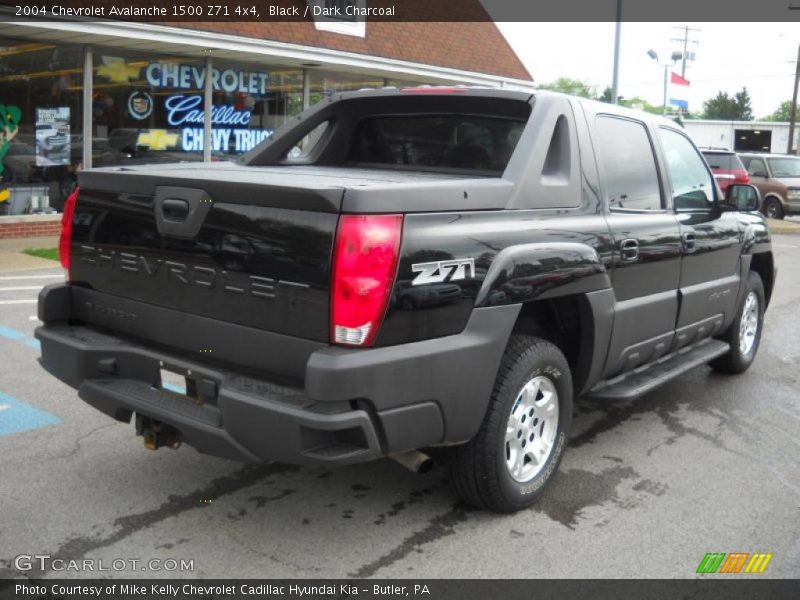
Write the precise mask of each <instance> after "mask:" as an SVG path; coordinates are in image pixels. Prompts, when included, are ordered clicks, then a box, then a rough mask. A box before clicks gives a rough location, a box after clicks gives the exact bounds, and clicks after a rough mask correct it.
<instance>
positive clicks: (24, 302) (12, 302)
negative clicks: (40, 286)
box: [0, 298, 38, 304]
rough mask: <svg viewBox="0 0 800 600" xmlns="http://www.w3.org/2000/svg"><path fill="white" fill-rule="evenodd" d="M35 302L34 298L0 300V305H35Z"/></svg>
mask: <svg viewBox="0 0 800 600" xmlns="http://www.w3.org/2000/svg"><path fill="white" fill-rule="evenodd" d="M37 302H38V300H37V299H36V298H34V299H32V300H0V304H36V303H37Z"/></svg>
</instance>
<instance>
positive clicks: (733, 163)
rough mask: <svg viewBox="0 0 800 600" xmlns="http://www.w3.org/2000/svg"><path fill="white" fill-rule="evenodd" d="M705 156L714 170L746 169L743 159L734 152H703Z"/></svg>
mask: <svg viewBox="0 0 800 600" xmlns="http://www.w3.org/2000/svg"><path fill="white" fill-rule="evenodd" d="M703 156H704V157H705V159H706V162H707V163H708V166H709V167H711V169H712V170H714V171H733V170H734V169H744V165H742V161H741V160H739V157H738V156H736V155H735V154H733V153H732V152H703Z"/></svg>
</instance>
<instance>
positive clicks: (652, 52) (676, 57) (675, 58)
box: [647, 48, 683, 115]
mask: <svg viewBox="0 0 800 600" xmlns="http://www.w3.org/2000/svg"><path fill="white" fill-rule="evenodd" d="M647 56H649V57H650V58H652V59H653V60H654V61H656V64H658V66H659V67H664V107H663V109H662V111H661V114H662V115H666V114H667V70H668V69H669V68H670V67H674V66H675V62H676V61H678V60H680V59H682V58H683V52H673V53H672V56H670V58H671V59H672V62H671V63H660V62H658V52H656V51H655V50H653V49H652V48H650V50H648V51H647Z"/></svg>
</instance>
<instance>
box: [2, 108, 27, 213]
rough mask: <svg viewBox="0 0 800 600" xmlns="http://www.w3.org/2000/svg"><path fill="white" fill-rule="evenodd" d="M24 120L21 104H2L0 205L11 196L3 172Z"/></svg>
mask: <svg viewBox="0 0 800 600" xmlns="http://www.w3.org/2000/svg"><path fill="white" fill-rule="evenodd" d="M21 120H22V110H21V109H20V108H19V106H6V105H5V104H0V206H2V205H3V203H4V202H6V201H7V200H8V199H9V198H10V197H11V192H10V191H9V189H8V188H7V187H6V186H5V185H3V172H4V171H5V169H6V168H5V165H4V164H3V159H5V157H6V154H7V153H8V149H9V147H10V146H11V140H13V139H14V138H15V137H17V133H19V122H20V121H21Z"/></svg>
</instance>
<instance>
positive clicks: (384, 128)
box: [36, 87, 775, 511]
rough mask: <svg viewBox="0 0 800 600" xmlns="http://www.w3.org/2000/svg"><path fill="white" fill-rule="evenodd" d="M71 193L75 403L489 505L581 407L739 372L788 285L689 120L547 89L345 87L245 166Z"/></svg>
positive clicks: (557, 444) (123, 173) (216, 449)
mask: <svg viewBox="0 0 800 600" xmlns="http://www.w3.org/2000/svg"><path fill="white" fill-rule="evenodd" d="M325 122H328V123H335V124H336V125H335V126H334V127H328V128H327V129H326V132H325V133H324V134H323V135H321V136H320V137H319V138H318V139H317V141H316V144H315V145H314V146H313V147H312V148H308V147H306V148H304V152H305V155H304V156H302V157H294V158H293V157H292V156H291V152H292V149H293V148H294V147H296V146H297V145H298V143H299V142H300V141H301V140H303V139H304V138H306V137H307V136H308V135H309V134H310V132H312V131H313V130H314V129H315V128H316V127H318V126H319V125H320V124H321V123H325ZM426 148H427V149H430V151H429V150H426ZM411 149H413V150H414V151H413V152H412V151H411ZM434 149H435V150H434ZM78 184H79V187H78V189H76V191H75V192H74V193H73V194H72V195H71V196H70V198H69V200H68V201H67V204H66V206H65V209H64V214H65V219H64V224H65V225H64V230H63V233H62V238H61V241H60V244H59V247H60V249H61V251H62V254H61V261H62V265H63V266H64V267H65V268H66V269H67V271H68V277H67V282H66V283H59V284H54V285H50V286H48V287H46V288H44V289H43V290H42V292H41V293H40V295H39V313H38V314H39V318H40V319H41V320H42V322H43V325H42V326H41V327H39V328H38V329H37V330H36V337H37V338H38V339H39V340H40V341H41V351H42V358H41V364H42V366H43V367H44V368H45V369H47V371H49V372H50V373H51V374H53V375H54V376H55V377H57V378H59V379H60V380H62V381H64V382H65V383H67V384H68V385H70V386H72V387H74V388H77V390H78V395H79V397H80V398H81V399H82V400H84V401H85V402H87V403H88V404H90V405H92V406H94V407H95V408H97V409H98V410H100V411H102V412H104V413H106V414H107V415H109V416H111V417H113V418H115V419H117V420H119V421H122V422H130V421H131V419H134V420H135V423H136V432H137V433H138V434H139V435H142V436H143V438H144V442H145V446H146V447H147V448H150V449H153V450H154V449H157V448H159V447H163V446H167V447H172V448H174V447H177V446H179V445H180V444H181V442H185V443H187V444H189V445H191V446H193V447H195V448H197V449H198V450H199V451H200V452H204V453H207V454H212V455H218V456H223V457H227V458H237V459H242V460H245V461H255V462H263V461H279V462H286V463H295V464H301V465H317V466H324V467H333V466H336V465H347V464H352V463H358V462H364V461H368V460H373V459H377V458H380V457H391V458H394V459H396V460H397V461H398V462H400V463H401V464H404V465H406V466H410V467H413V468H417V467H419V465H425V464H426V463H427V462H428V461H429V458H428V457H430V456H431V455H433V456H434V457H435V459H437V460H441V461H442V462H443V464H444V466H445V468H446V469H447V470H448V473H449V480H450V481H451V483H452V485H453V486H454V488H455V489H456V491H457V492H458V493H459V494H461V496H462V497H463V498H464V499H465V500H466V501H467V502H469V503H470V504H473V505H475V506H479V507H484V508H490V509H493V510H498V511H514V510H519V509H521V508H524V507H526V506H528V505H530V504H531V503H532V502H533V500H534V499H535V498H536V497H537V496H538V495H539V493H540V492H541V490H543V489H544V488H545V485H546V484H547V482H548V481H550V479H551V477H552V476H553V475H554V473H556V472H557V470H558V464H559V461H560V459H561V457H562V455H563V453H564V452H565V451H566V449H567V446H568V440H569V429H570V422H571V420H572V415H573V398H574V397H576V396H584V397H590V398H593V399H595V400H597V401H608V402H614V401H619V400H629V399H632V398H635V397H637V396H639V395H641V394H645V393H647V392H649V391H651V390H653V389H655V388H656V387H658V386H659V385H662V384H664V383H666V382H667V381H669V380H671V379H674V378H679V377H682V376H683V375H684V374H685V373H686V371H688V370H689V369H691V368H693V367H696V366H700V365H704V364H707V363H708V364H710V365H711V367H712V368H713V369H715V370H717V371H719V372H722V373H728V374H736V373H742V372H744V371H745V370H746V369H747V368H748V367H749V366H750V365H751V364H752V362H753V360H754V358H755V355H756V352H757V351H758V347H759V341H760V338H761V334H762V324H763V318H764V311H765V310H766V308H767V306H768V304H769V300H770V297H771V294H772V289H773V287H774V282H775V269H774V266H773V258H772V251H771V242H770V232H769V228H768V227H767V224H766V220H765V219H764V217H763V216H762V215H760V214H758V213H757V212H755V211H756V210H757V209H758V206H759V195H758V190H756V188H754V187H753V186H750V185H740V184H730V185H728V186H727V193H726V195H725V196H721V195H720V192H719V188H718V186H717V185H715V184H714V178H713V175H712V173H711V171H710V170H709V168H708V165H707V164H706V162H705V160H703V157H702V156H701V154H700V153H699V151H698V150H697V148H696V147H695V146H694V144H693V143H692V141H691V140H690V139H689V138H688V137H687V136H686V134H685V133H684V132H683V131H682V129H681V128H680V127H679V126H677V125H676V124H675V123H673V122H672V121H669V120H667V119H664V118H662V117H658V116H655V115H650V114H647V113H643V112H638V111H633V110H630V109H626V108H622V107H616V106H612V105H609V104H604V103H600V102H592V101H589V100H585V99H580V98H572V97H569V96H565V95H562V94H554V93H550V92H536V93H534V94H531V92H523V91H512V90H497V89H469V88H460V87H459V88H430V87H426V88H408V89H402V90H397V89H381V90H371V91H359V92H345V93H342V94H334V95H332V96H331V98H330V99H329V100H328V101H326V102H321V103H319V104H317V105H315V106H314V107H312V108H311V109H309V110H308V111H307V112H305V113H304V114H303V115H302V117H301V118H299V119H293V120H292V121H291V122H289V123H288V124H287V125H285V126H284V127H282V128H281V129H279V130H278V131H276V133H275V135H274V136H273V137H271V138H270V139H269V140H268V141H266V142H264V143H262V144H261V145H259V146H257V147H256V148H255V149H254V150H253V151H252V152H250V153H248V154H246V155H245V157H244V158H243V159H241V160H240V161H238V162H235V163H234V162H216V163H212V164H197V163H194V164H193V163H182V164H168V165H147V166H144V165H143V166H136V165H132V166H127V167H126V168H125V169H118V168H103V169H91V170H87V171H82V172H81V173H79V174H78ZM667 190H669V191H667ZM476 289H477V293H476V292H475V291H474V290H476ZM409 290H413V291H412V292H409ZM392 298H394V299H395V302H392ZM412 308H413V310H410V309H412ZM404 309H405V310H404ZM173 377H180V378H181V379H182V381H184V382H185V387H184V388H183V389H182V390H180V391H175V389H174V388H172V387H169V386H168V385H165V384H169V383H170V379H171V378H173ZM701 378H702V375H701V376H698V377H694V376H693V377H692V381H693V382H696V381H699V380H700V379H701ZM705 381H706V383H704V384H703V386H706V387H711V386H714V385H721V384H722V382H721V381H720V380H719V379H717V378H714V379H712V378H709V379H707V380H705ZM701 387H702V386H701ZM703 393H704V391H703V389H699V390H697V392H696V394H695V396H696V397H695V398H690V397H686V398H684V400H686V401H687V402H691V401H693V400H694V401H697V402H702V401H703V398H702V395H703ZM690 395H691V394H690ZM119 468H120V469H124V468H130V463H129V462H128V463H125V464H122V463H120V464H119Z"/></svg>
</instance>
